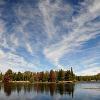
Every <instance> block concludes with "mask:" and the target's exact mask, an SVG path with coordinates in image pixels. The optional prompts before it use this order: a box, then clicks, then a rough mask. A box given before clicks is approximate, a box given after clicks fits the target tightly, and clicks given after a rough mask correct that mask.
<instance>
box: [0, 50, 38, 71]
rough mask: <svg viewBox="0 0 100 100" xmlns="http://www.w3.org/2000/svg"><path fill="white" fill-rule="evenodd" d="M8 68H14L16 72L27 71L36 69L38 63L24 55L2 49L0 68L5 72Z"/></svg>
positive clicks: (0, 52) (0, 51)
mask: <svg viewBox="0 0 100 100" xmlns="http://www.w3.org/2000/svg"><path fill="white" fill-rule="evenodd" d="M7 69H12V70H13V71H15V72H18V71H26V70H29V69H30V70H34V71H35V70H36V71H37V64H36V65H35V63H34V64H33V63H29V62H28V61H26V60H25V59H24V58H23V57H22V56H18V55H16V54H13V53H11V52H6V53H5V52H3V51H2V50H0V70H1V71H2V72H5V71H6V70H7Z"/></svg>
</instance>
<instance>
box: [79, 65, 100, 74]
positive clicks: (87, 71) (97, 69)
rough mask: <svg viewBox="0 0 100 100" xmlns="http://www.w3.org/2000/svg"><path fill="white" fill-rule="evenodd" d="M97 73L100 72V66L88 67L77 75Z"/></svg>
mask: <svg viewBox="0 0 100 100" xmlns="http://www.w3.org/2000/svg"><path fill="white" fill-rule="evenodd" d="M97 73H100V66H97V67H95V66H93V67H92V68H87V69H85V70H82V71H80V72H79V73H77V75H96V74H97Z"/></svg>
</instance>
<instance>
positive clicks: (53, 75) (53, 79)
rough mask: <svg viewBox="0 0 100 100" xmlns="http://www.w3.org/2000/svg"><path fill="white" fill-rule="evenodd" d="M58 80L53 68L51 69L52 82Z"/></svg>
mask: <svg viewBox="0 0 100 100" xmlns="http://www.w3.org/2000/svg"><path fill="white" fill-rule="evenodd" d="M55 81H56V75H55V72H54V71H53V70H50V82H55Z"/></svg>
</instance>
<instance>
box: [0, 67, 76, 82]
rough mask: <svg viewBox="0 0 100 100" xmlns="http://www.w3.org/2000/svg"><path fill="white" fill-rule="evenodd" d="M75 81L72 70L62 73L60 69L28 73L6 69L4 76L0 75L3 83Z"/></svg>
mask: <svg viewBox="0 0 100 100" xmlns="http://www.w3.org/2000/svg"><path fill="white" fill-rule="evenodd" d="M74 79H75V74H74V73H73V69H72V68H71V70H67V71H64V70H62V69H60V70H58V71H54V70H50V71H45V72H44V71H42V72H30V71H25V72H24V73H21V72H13V71H12V70H11V69H8V70H7V71H6V72H5V74H2V73H1V74H0V80H2V81H3V82H8V81H30V82H31V83H32V82H58V81H73V80H74Z"/></svg>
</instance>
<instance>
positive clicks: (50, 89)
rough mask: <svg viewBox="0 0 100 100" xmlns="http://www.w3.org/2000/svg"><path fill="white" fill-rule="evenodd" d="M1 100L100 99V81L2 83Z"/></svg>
mask: <svg viewBox="0 0 100 100" xmlns="http://www.w3.org/2000/svg"><path fill="white" fill-rule="evenodd" d="M0 100H100V83H75V84H55V83H52V84H33V85H32V84H22V83H16V84H15V83H13V84H11V83H10V84H0Z"/></svg>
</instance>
